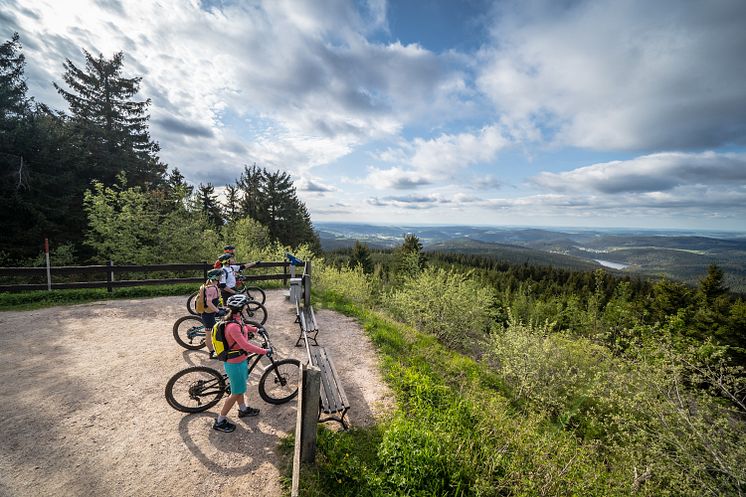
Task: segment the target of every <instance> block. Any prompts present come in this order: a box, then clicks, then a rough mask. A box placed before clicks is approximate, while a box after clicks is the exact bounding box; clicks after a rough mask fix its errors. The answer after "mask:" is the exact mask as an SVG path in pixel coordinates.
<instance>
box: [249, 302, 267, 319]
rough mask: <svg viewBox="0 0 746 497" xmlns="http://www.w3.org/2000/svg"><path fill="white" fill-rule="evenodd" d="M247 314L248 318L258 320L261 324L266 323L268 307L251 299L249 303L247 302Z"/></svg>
mask: <svg viewBox="0 0 746 497" xmlns="http://www.w3.org/2000/svg"><path fill="white" fill-rule="evenodd" d="M245 314H246V319H250V320H251V321H256V322H257V323H259V324H264V323H266V322H267V308H266V307H264V305H263V304H260V303H259V302H254V301H253V300H250V301H249V303H248V304H246V311H245Z"/></svg>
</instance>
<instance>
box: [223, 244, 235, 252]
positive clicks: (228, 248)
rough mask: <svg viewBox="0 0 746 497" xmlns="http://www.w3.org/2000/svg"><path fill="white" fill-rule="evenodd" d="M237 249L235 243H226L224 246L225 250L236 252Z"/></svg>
mask: <svg viewBox="0 0 746 497" xmlns="http://www.w3.org/2000/svg"><path fill="white" fill-rule="evenodd" d="M235 250H236V247H234V246H233V245H226V246H225V247H223V252H234V251H235Z"/></svg>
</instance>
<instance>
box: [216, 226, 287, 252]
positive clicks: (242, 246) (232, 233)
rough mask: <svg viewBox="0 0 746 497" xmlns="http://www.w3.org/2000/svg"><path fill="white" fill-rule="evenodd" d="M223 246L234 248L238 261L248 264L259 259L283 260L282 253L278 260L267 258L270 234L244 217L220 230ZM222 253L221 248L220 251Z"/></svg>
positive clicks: (263, 227)
mask: <svg viewBox="0 0 746 497" xmlns="http://www.w3.org/2000/svg"><path fill="white" fill-rule="evenodd" d="M221 235H222V238H223V242H224V245H223V246H225V245H228V244H230V245H233V246H234V247H236V255H237V257H238V260H239V261H243V262H250V261H255V260H259V259H264V260H272V261H281V260H283V259H284V258H285V254H284V253H283V254H282V255H280V256H277V257H279V258H275V257H268V254H267V253H266V248H267V247H269V246H270V245H271V243H270V234H269V230H268V229H267V227H266V226H264V225H262V224H260V223H259V222H258V221H256V220H254V219H252V218H250V217H248V216H246V217H242V218H238V219H237V220H236V221H234V222H232V223H228V224H226V225H225V227H224V228H223V229H222V230H221ZM219 253H222V247H221V251H220V252H219Z"/></svg>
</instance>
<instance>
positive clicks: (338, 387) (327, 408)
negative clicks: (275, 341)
mask: <svg viewBox="0 0 746 497" xmlns="http://www.w3.org/2000/svg"><path fill="white" fill-rule="evenodd" d="M311 362H312V363H313V365H314V366H316V367H318V368H319V369H320V370H321V411H320V412H319V422H320V423H325V422H327V421H336V422H337V423H339V424H341V425H342V428H344V429H345V430H346V429H347V428H349V426H348V425H347V423H346V422H345V414H347V411H348V410H349V408H350V403H349V401H348V400H347V395H346V394H345V390H344V388H343V387H342V382H341V381H340V380H339V375H338V374H337V369H336V368H335V367H334V363H333V362H332V358H331V357H329V354H327V353H326V349H325V348H324V347H314V348H313V349H311ZM322 413H323V414H326V415H327V416H326V417H325V418H323V419H322V418H321V415H322Z"/></svg>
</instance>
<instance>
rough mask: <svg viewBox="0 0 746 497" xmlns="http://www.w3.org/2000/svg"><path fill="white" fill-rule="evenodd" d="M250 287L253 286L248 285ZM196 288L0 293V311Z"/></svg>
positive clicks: (188, 291)
mask: <svg viewBox="0 0 746 497" xmlns="http://www.w3.org/2000/svg"><path fill="white" fill-rule="evenodd" d="M257 283H260V284H261V285H262V288H265V289H266V288H279V287H281V286H282V284H281V283H275V282H274V281H266V282H257ZM251 284H252V285H254V284H255V282H252V283H251ZM198 287H199V285H197V284H194V283H182V284H177V285H148V286H133V287H127V288H115V289H114V291H112V292H108V291H106V289H105V288H81V289H72V290H51V291H47V290H35V291H30V292H13V293H11V292H3V293H0V311H29V310H34V309H41V308H44V307H53V306H57V305H70V304H84V303H87V302H95V301H97V300H115V299H137V298H148V297H164V296H172V295H183V296H184V298H185V300H184V304H185V305H186V297H187V296H188V295H190V294H192V293H194V292H195V291H197V288H198Z"/></svg>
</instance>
